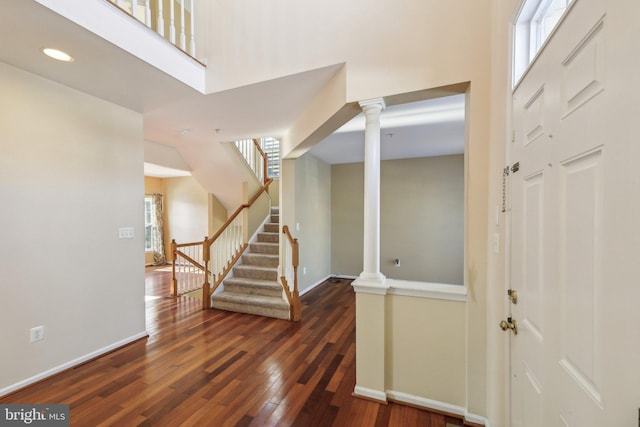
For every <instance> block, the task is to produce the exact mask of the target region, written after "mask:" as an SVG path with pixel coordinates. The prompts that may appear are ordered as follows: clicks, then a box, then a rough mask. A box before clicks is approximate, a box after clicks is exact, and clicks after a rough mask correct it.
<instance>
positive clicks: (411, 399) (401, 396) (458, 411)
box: [386, 390, 490, 427]
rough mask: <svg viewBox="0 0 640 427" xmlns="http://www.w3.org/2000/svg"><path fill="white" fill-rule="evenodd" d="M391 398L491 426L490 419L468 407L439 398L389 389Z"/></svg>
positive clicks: (388, 394) (388, 392) (486, 426)
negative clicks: (471, 411)
mask: <svg viewBox="0 0 640 427" xmlns="http://www.w3.org/2000/svg"><path fill="white" fill-rule="evenodd" d="M386 394H387V396H388V397H389V399H391V400H394V401H396V402H400V403H407V404H409V405H412V406H417V407H420V408H425V409H433V410H436V411H440V412H446V413H448V414H452V415H458V416H461V417H464V419H465V421H468V422H472V423H476V424H481V425H484V426H485V427H490V424H489V420H487V419H486V418H485V417H481V416H479V415H475V414H471V413H469V412H468V411H467V409H466V408H464V407H462V406H458V405H452V404H450V403H445V402H439V401H437V400H432V399H427V398H425V397H420V396H414V395H412V394H407V393H402V392H399V391H393V390H387V393H386Z"/></svg>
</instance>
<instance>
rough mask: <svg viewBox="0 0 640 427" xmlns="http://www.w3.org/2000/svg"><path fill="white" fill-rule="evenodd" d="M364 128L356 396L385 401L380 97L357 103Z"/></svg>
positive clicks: (384, 297) (357, 280)
mask: <svg viewBox="0 0 640 427" xmlns="http://www.w3.org/2000/svg"><path fill="white" fill-rule="evenodd" d="M360 107H362V110H363V111H364V114H365V117H366V127H365V131H364V254H363V255H364V257H363V268H364V270H363V271H362V273H360V276H359V277H358V278H357V279H356V280H355V281H354V282H353V289H354V291H355V292H356V385H355V388H354V390H353V394H354V395H355V396H361V397H364V398H367V399H373V400H377V401H382V402H386V400H387V393H386V390H387V387H386V342H385V340H386V337H385V331H386V293H387V287H388V286H387V284H386V278H385V277H384V275H383V274H382V273H381V272H380V113H381V112H382V110H383V109H384V108H385V105H384V101H383V100H382V99H372V100H369V101H363V102H361V103H360Z"/></svg>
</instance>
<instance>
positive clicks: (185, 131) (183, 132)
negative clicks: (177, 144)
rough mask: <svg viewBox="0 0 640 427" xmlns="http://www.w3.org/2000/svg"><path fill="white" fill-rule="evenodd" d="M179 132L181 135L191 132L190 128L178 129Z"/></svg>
mask: <svg viewBox="0 0 640 427" xmlns="http://www.w3.org/2000/svg"><path fill="white" fill-rule="evenodd" d="M180 133H181V134H182V135H183V136H187V135H189V134H190V133H191V129H182V130H181V131H180Z"/></svg>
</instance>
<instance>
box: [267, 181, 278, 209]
mask: <svg viewBox="0 0 640 427" xmlns="http://www.w3.org/2000/svg"><path fill="white" fill-rule="evenodd" d="M269 196H271V206H280V180H279V179H274V180H273V182H272V183H271V185H270V186H269Z"/></svg>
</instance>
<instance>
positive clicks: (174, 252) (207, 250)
mask: <svg viewBox="0 0 640 427" xmlns="http://www.w3.org/2000/svg"><path fill="white" fill-rule="evenodd" d="M272 182H273V180H272V179H270V178H269V179H267V180H266V182H265V184H264V185H263V186H262V187H261V188H260V190H258V191H257V192H256V194H255V195H254V196H253V197H252V198H251V200H249V201H248V202H247V203H243V204H242V205H240V207H238V209H236V210H235V212H234V213H233V214H232V215H231V216H230V217H229V218H228V219H227V220H226V221H225V223H224V224H223V225H222V226H221V227H220V228H219V229H218V231H217V232H216V233H215V234H214V235H213V236H212V237H205V239H204V241H200V242H193V243H180V244H178V243H176V241H175V240H172V241H171V254H170V259H171V261H172V280H171V295H173V296H177V295H178V282H177V278H176V259H177V256H178V255H179V256H180V258H181V259H183V260H185V261H187V262H188V263H189V264H191V265H192V266H194V267H195V268H197V269H198V270H200V271H202V272H204V273H205V274H204V283H203V284H202V308H203V309H207V308H211V295H212V294H213V293H214V292H215V290H216V289H217V288H218V286H219V285H220V284H221V283H222V279H223V278H224V277H225V276H226V275H227V273H228V272H229V271H230V270H231V269H232V268H233V266H234V264H235V263H236V262H237V261H238V259H240V257H241V256H242V254H243V253H244V251H245V250H246V249H247V248H248V247H249V244H248V242H244V244H242V245H240V246H239V247H238V250H237V252H235V253H234V254H233V255H232V256H231V259H230V260H227V261H226V262H225V264H224V266H223V267H222V269H221V271H216V272H215V273H216V274H214V278H213V283H210V282H209V274H211V273H212V271H211V270H213V268H214V267H212V268H211V269H210V267H209V265H210V262H211V250H212V249H211V247H212V246H213V244H214V243H215V241H216V240H217V239H218V238H219V237H220V236H221V235H222V234H223V233H224V232H225V231H226V230H227V228H228V227H229V226H230V225H231V224H233V223H234V221H235V220H236V218H237V217H238V215H240V213H242V211H243V210H244V209H248V208H250V207H252V206H253V205H254V203H255V202H256V201H257V200H258V199H259V198H260V196H261V195H262V194H263V193H264V192H268V191H269V185H270V184H271V183H272ZM199 245H202V261H198V260H196V259H194V258H193V257H191V256H189V255H187V254H186V253H185V252H183V251H181V250H179V248H183V247H189V246H199Z"/></svg>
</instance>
